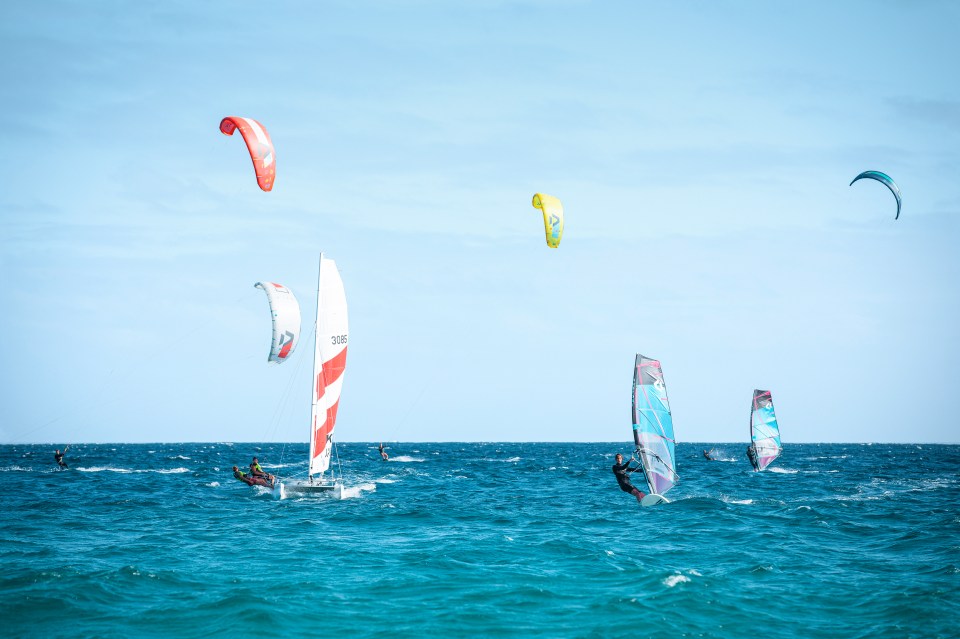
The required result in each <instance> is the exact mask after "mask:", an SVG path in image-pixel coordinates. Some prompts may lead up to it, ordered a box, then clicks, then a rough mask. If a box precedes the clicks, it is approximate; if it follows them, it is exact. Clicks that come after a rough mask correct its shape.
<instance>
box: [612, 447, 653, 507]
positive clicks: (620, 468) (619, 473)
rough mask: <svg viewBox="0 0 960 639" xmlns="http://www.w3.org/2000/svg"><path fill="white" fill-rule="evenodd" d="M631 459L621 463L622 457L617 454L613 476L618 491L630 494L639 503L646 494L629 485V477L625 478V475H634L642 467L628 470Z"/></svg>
mask: <svg viewBox="0 0 960 639" xmlns="http://www.w3.org/2000/svg"><path fill="white" fill-rule="evenodd" d="M631 461H633V459H628V460H627V462H626V463H624V462H623V455H621V454H620V453H617V463H616V464H614V465H613V474H614V476H615V477H616V478H617V483H618V484H619V485H620V490H622V491H623V492H625V493H630V494H631V495H633V496H634V497H636V498H637V501H638V502H639V501H641V500H642V499H643V498H644V497H646V494H645V493H644V492H643V491H642V490H640V489H639V488H637V487H636V486H634V485H633V484H631V483H630V477H629V476H627V473H635V472H637V471H638V470H643V468H642V467H640V466H637V467H636V468H630V462H631Z"/></svg>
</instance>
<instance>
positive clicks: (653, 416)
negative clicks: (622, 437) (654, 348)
mask: <svg viewBox="0 0 960 639" xmlns="http://www.w3.org/2000/svg"><path fill="white" fill-rule="evenodd" d="M633 441H634V443H635V444H636V446H637V448H636V452H635V453H634V456H635V457H636V458H637V460H638V461H639V462H640V465H642V466H643V474H644V477H645V478H646V480H647V487H648V488H649V493H648V494H647V496H646V497H644V498H643V500H642V501H641V502H640V503H641V504H642V505H643V506H655V505H657V504H663V503H670V500H669V499H667V498H666V497H664V495H665V494H666V493H667V491H669V490H670V489H671V488H673V487H674V486H675V485H676V483H677V482H678V481H680V477H679V476H678V475H677V472H676V466H677V462H676V459H677V458H676V452H675V448H676V443H677V442H676V440H675V439H674V436H673V416H672V415H671V414H670V401H669V400H668V399H667V387H666V385H665V383H664V381H663V370H662V369H661V368H660V362H658V361H657V360H655V359H650V358H649V357H645V356H643V355H640V354H639V353H638V354H637V359H636V363H635V364H634V368H633Z"/></svg>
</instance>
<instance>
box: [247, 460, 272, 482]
mask: <svg viewBox="0 0 960 639" xmlns="http://www.w3.org/2000/svg"><path fill="white" fill-rule="evenodd" d="M250 475H251V476H252V477H256V478H258V479H265V480H267V481H268V482H270V483H271V484H272V483H273V475H271V474H270V473H265V472H263V469H262V468H260V462H259V461H257V458H256V457H254V458H253V461H252V462H250Z"/></svg>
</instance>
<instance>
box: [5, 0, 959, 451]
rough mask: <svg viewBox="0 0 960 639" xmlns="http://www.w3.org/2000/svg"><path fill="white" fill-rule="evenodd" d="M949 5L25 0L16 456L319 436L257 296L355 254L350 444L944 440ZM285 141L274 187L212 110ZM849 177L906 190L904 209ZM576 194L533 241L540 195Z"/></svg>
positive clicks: (10, 313) (309, 316) (954, 274)
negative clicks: (652, 391) (554, 229)
mask: <svg viewBox="0 0 960 639" xmlns="http://www.w3.org/2000/svg"><path fill="white" fill-rule="evenodd" d="M957 24H960V6H958V5H956V4H955V3H950V2H870V3H867V2H848V3H831V2H813V3H802V4H795V5H791V6H784V5H781V4H771V3H765V2H729V3H728V2H690V3H675V2H671V3H665V2H622V3H619V2H605V3H592V2H493V1H488V2H469V1H467V2H456V3H439V2H400V1H398V2H382V3H364V2H324V3H309V2H304V3H285V2H279V3H268V4H264V3H242V2H229V3H228V2H206V3H194V2H184V3H175V2H169V3H162V4H152V3H128V2H86V3H56V2H47V3H18V4H15V5H11V6H10V7H7V8H5V17H4V21H3V22H2V24H0V53H2V54H3V55H2V56H0V65H2V76H3V78H4V82H3V83H2V85H0V98H2V103H3V104H4V109H3V111H4V116H5V117H4V120H5V121H6V126H4V127H3V147H4V149H5V153H4V154H3V157H2V158H0V174H2V176H3V177H2V178H0V179H2V187H0V215H2V227H3V229H4V232H3V233H2V234H0V247H2V249H0V265H2V267H3V271H4V273H5V274H6V275H7V290H6V294H5V295H4V302H3V309H4V312H3V313H0V330H2V332H3V334H5V335H7V339H6V340H5V342H4V344H5V346H4V348H3V350H2V358H3V365H2V371H3V383H2V384H0V441H4V442H26V441H39V442H57V443H61V442H71V441H88V442H98V441H99V442H103V441H126V442H148V441H149V442H152V441H184V440H188V441H206V440H210V441H260V440H282V441H305V440H306V437H307V431H308V425H307V422H308V419H309V399H308V398H309V388H310V379H309V369H310V366H311V365H310V361H309V360H310V348H309V347H310V344H309V342H307V341H305V342H303V343H302V344H301V346H300V348H299V349H298V350H297V353H296V354H295V356H294V359H293V360H291V361H289V362H287V363H285V364H284V365H282V366H280V367H277V366H268V365H267V363H266V354H267V351H268V347H269V330H270V325H269V315H268V312H267V307H266V299H265V297H264V296H263V293H262V292H260V291H258V290H256V289H254V288H253V284H254V283H255V282H258V281H261V280H269V281H278V282H282V283H284V284H286V285H287V286H289V287H290V288H292V289H293V290H294V292H295V293H297V295H298V297H299V298H300V302H301V306H302V308H303V313H304V326H305V328H308V327H309V326H310V325H312V321H313V314H314V309H313V308H312V304H313V303H312V301H311V300H312V297H313V294H314V293H313V291H314V287H315V281H316V263H317V257H318V254H319V252H320V251H321V250H322V251H324V252H325V253H326V254H328V255H329V256H330V257H333V258H334V259H336V260H337V263H338V265H339V267H340V270H341V274H342V277H343V280H344V283H345V286H346V290H347V299H348V302H349V305H350V322H351V330H350V332H351V336H350V338H351V342H350V354H349V358H348V364H347V371H346V378H345V385H344V391H343V396H342V399H341V408H340V416H339V420H338V436H339V438H341V439H342V440H347V441H369V440H374V441H376V440H380V439H385V440H391V441H392V440H400V441H451V440H452V441H459V440H466V441H474V440H479V441H495V440H512V441H525V440H531V441H540V440H559V441H620V440H623V441H624V442H625V443H626V442H629V441H630V440H631V433H630V421H629V417H628V414H629V407H630V388H631V381H632V379H631V375H632V365H633V358H634V355H635V353H637V352H641V353H644V354H645V355H648V356H651V357H656V358H659V359H660V360H661V362H662V364H663V369H664V374H665V377H666V381H667V387H668V391H669V394H670V399H671V403H672V408H673V413H674V421H675V424H676V430H677V437H678V439H679V440H681V441H740V440H745V439H746V438H747V429H748V419H749V406H750V398H751V396H752V391H753V389H754V388H764V389H770V390H772V392H773V397H774V401H775V403H776V405H777V412H778V416H779V419H780V423H781V427H782V430H783V438H784V441H785V442H788V443H789V442H798V441H921V442H926V441H938V442H957V441H960V436H958V433H960V428H958V425H960V420H958V418H957V415H958V414H960V394H958V393H957V392H956V386H957V382H958V381H960V380H958V376H957V373H956V365H955V362H956V361H958V359H960V340H958V339H957V338H958V330H957V327H958V326H960V321H958V317H960V287H958V285H957V282H958V281H960V257H958V249H957V246H958V245H960V182H958V180H957V175H958V167H960V88H958V85H957V83H956V82H955V81H953V80H952V78H953V77H954V76H955V75H956V69H955V67H956V62H957V60H960V44H958V41H957V39H956V37H955V35H956V25H957ZM227 115H240V116H247V117H253V118H256V119H258V120H259V121H260V122H262V123H263V124H264V125H265V126H266V127H267V129H268V130H269V131H270V134H271V136H272V138H273V142H274V144H275V146H276V150H277V181H276V186H275V188H274V190H273V191H272V192H270V193H263V192H261V191H260V190H259V189H258V188H257V185H256V181H255V179H254V175H253V170H252V167H251V166H250V161H249V158H248V157H247V156H246V152H245V149H244V148H243V145H242V143H241V142H240V141H239V139H237V138H227V137H225V136H223V135H222V134H220V133H219V131H218V124H219V121H220V119H221V118H222V117H224V116H227ZM866 169H877V170H882V171H884V172H886V173H889V174H890V175H892V176H893V177H894V179H896V180H897V182H898V183H899V185H900V187H901V189H902V191H903V197H904V201H903V202H904V203H903V213H902V214H901V216H900V219H899V220H897V221H894V220H893V214H894V210H895V204H894V201H893V198H892V196H891V195H890V193H889V192H888V191H886V189H885V188H884V187H882V186H881V185H879V184H877V183H875V182H859V183H857V184H856V185H854V186H853V187H850V186H848V183H849V182H850V180H851V179H852V178H853V177H854V176H855V175H857V174H858V173H859V172H861V171H863V170H866ZM537 191H542V192H545V193H550V194H552V195H556V196H558V197H560V198H561V199H562V200H563V203H564V207H565V210H566V215H567V222H566V229H565V233H564V239H563V243H562V244H561V247H560V248H559V249H558V250H551V249H548V248H547V247H546V245H545V243H544V239H543V227H542V222H541V221H540V219H539V218H538V215H539V213H538V212H537V211H535V210H534V209H533V208H532V207H531V205H530V198H531V196H532V195H533V193H534V192H537Z"/></svg>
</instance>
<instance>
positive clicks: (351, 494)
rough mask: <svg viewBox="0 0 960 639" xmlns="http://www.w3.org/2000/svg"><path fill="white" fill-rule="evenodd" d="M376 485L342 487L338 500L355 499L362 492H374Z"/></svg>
mask: <svg viewBox="0 0 960 639" xmlns="http://www.w3.org/2000/svg"><path fill="white" fill-rule="evenodd" d="M376 489H377V485H376V484H374V483H367V484H360V485H359V486H344V487H343V488H341V489H340V499H356V498H357V497H360V496H361V495H362V494H363V492H364V491H374V490H376Z"/></svg>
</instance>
